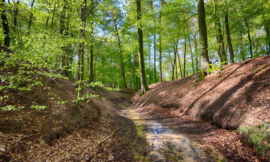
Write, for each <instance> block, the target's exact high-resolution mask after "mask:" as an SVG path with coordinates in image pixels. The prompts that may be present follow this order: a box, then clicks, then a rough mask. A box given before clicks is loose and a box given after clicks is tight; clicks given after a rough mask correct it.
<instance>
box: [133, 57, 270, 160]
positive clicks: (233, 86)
mask: <svg viewBox="0 0 270 162" xmlns="http://www.w3.org/2000/svg"><path fill="white" fill-rule="evenodd" d="M269 61H270V56H264V57H260V58H255V59H250V60H246V61H243V62H240V63H235V64H231V65H226V66H224V69H223V70H222V72H221V73H219V74H211V75H209V76H207V77H205V78H204V79H203V80H202V81H201V82H199V83H196V82H195V81H196V79H197V78H198V76H197V75H193V76H190V77H186V78H181V79H178V80H175V81H170V82H163V83H156V84H153V85H150V88H151V89H150V90H149V91H147V93H146V94H145V95H143V96H139V95H138V94H139V93H137V95H136V96H134V97H133V98H132V102H133V103H132V106H133V107H135V108H136V111H138V112H140V113H141V114H143V115H145V116H147V117H148V118H149V119H153V118H158V119H164V120H163V121H164V122H162V124H163V125H166V126H168V127H170V128H174V130H176V131H177V132H179V133H184V134H185V133H188V134H189V135H190V136H192V138H193V139H196V140H199V141H202V142H203V143H207V144H209V145H211V146H213V147H215V148H217V149H218V150H219V151H221V152H223V153H224V155H225V156H226V158H227V159H229V161H268V155H269V154H270V152H269V150H265V154H263V155H264V156H263V157H262V158H260V157H259V155H261V153H262V152H261V151H259V152H258V151H257V152H256V151H255V149H257V146H258V147H259V145H257V144H256V143H255V147H254V148H251V147H250V146H248V143H247V141H246V138H243V136H241V135H240V134H239V133H237V132H236V131H228V130H224V129H218V128H225V129H229V130H236V129H237V128H239V126H245V127H246V126H256V125H260V124H261V123H264V122H266V123H267V122H269V121H270V111H269V109H270V105H269V103H270V66H269ZM172 117H176V118H172ZM202 119H203V120H204V121H207V122H208V123H205V122H203V121H202ZM209 123H211V124H213V125H215V126H217V127H215V126H213V125H212V126H211V125H210V124H209ZM255 138H257V137H255ZM258 139H261V137H258ZM263 140H264V139H263ZM265 142H266V145H268V142H267V141H264V145H265ZM260 147H261V146H260ZM262 148H263V149H264V148H265V147H264V146H263V147H262Z"/></svg>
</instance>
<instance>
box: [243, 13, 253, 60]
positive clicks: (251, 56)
mask: <svg viewBox="0 0 270 162" xmlns="http://www.w3.org/2000/svg"><path fill="white" fill-rule="evenodd" d="M244 21H245V24H246V27H247V33H248V41H249V53H250V58H253V52H252V40H251V35H250V27H249V22H248V20H247V18H246V17H244Z"/></svg>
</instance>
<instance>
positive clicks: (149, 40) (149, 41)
mask: <svg viewBox="0 0 270 162" xmlns="http://www.w3.org/2000/svg"><path fill="white" fill-rule="evenodd" d="M148 45H149V56H148V57H149V58H148V61H149V65H148V66H149V70H148V71H149V85H150V84H151V80H152V77H151V76H152V75H151V38H150V33H148Z"/></svg>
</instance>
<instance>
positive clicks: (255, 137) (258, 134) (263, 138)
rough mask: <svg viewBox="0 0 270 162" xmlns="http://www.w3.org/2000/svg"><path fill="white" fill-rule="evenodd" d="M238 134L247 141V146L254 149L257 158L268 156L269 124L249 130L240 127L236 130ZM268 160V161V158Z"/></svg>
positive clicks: (269, 144) (269, 143)
mask: <svg viewBox="0 0 270 162" xmlns="http://www.w3.org/2000/svg"><path fill="white" fill-rule="evenodd" d="M238 132H239V133H240V134H242V135H243V136H244V137H245V138H246V139H247V140H248V143H249V145H251V146H253V147H254V148H255V150H256V153H257V154H258V155H259V156H261V157H264V156H268V155H269V148H270V123H264V124H262V125H259V126H255V127H249V128H247V127H243V126H242V127H240V128H239V129H238ZM268 159H269V160H270V156H269V157H268Z"/></svg>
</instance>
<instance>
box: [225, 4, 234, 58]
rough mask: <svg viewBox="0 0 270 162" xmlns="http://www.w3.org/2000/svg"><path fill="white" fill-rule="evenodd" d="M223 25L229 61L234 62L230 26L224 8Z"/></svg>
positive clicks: (226, 11)
mask: <svg viewBox="0 0 270 162" xmlns="http://www.w3.org/2000/svg"><path fill="white" fill-rule="evenodd" d="M226 7H227V0H226ZM225 26H226V35H227V44H228V47H229V52H230V62H231V63H234V53H233V46H232V40H231V32H230V26H229V14H228V10H227V9H225Z"/></svg>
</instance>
